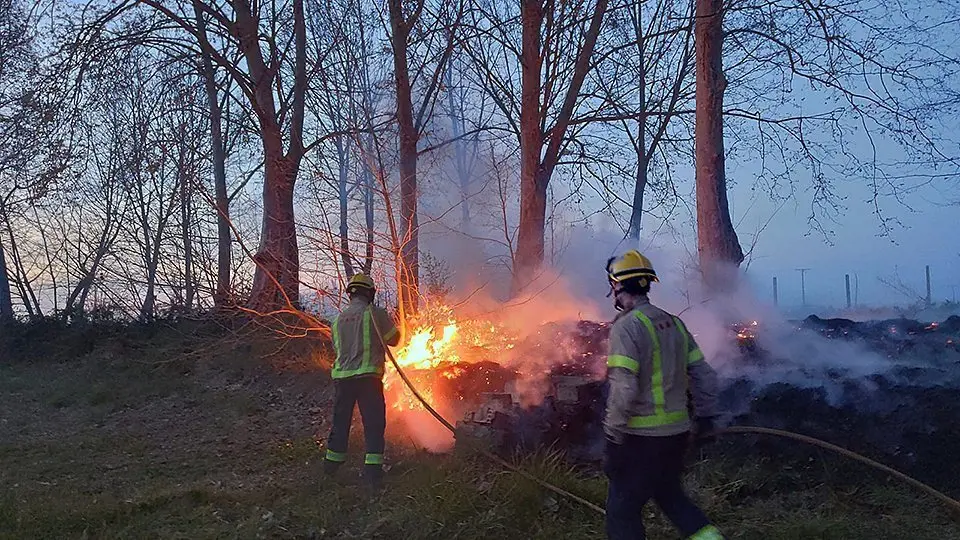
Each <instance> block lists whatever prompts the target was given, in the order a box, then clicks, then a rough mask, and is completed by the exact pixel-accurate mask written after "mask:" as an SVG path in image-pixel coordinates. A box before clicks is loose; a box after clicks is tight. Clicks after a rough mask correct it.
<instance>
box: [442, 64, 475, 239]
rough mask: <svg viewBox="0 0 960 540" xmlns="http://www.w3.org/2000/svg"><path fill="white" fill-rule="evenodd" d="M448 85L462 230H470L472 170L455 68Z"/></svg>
mask: <svg viewBox="0 0 960 540" xmlns="http://www.w3.org/2000/svg"><path fill="white" fill-rule="evenodd" d="M444 76H445V78H446V85H447V108H448V109H449V116H450V128H451V135H452V136H453V138H454V143H453V149H454V164H455V166H456V169H457V179H458V180H459V182H460V230H461V231H462V232H465V233H468V234H469V232H470V180H471V178H470V171H469V170H468V168H467V156H466V154H467V152H466V149H465V148H464V143H463V140H462V137H463V132H464V126H463V107H462V106H460V107H458V106H457V104H456V101H455V100H454V99H453V70H452V69H448V70H446V73H445V74H444Z"/></svg>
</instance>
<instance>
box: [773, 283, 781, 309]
mask: <svg viewBox="0 0 960 540" xmlns="http://www.w3.org/2000/svg"><path fill="white" fill-rule="evenodd" d="M773 305H775V306H778V305H780V293H779V291H778V290H777V276H773Z"/></svg>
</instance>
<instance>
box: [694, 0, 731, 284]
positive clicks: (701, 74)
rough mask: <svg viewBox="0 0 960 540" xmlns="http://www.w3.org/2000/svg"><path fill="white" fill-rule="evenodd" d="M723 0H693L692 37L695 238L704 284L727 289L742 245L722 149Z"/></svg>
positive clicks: (724, 84)
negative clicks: (731, 206)
mask: <svg viewBox="0 0 960 540" xmlns="http://www.w3.org/2000/svg"><path fill="white" fill-rule="evenodd" d="M722 9H723V2H722V0H697V15H696V23H695V25H696V26H695V29H694V32H695V43H696V55H697V82H696V103H697V112H696V128H695V133H694V137H695V147H696V148H695V152H696V167H697V168H696V179H697V244H698V251H699V255H700V271H701V273H702V275H703V280H704V284H705V285H706V286H707V287H708V288H709V289H711V290H714V291H718V292H719V291H727V290H730V289H731V288H732V287H733V286H734V285H735V284H736V275H737V267H738V266H739V264H740V263H741V262H742V261H743V250H742V249H741V248H740V242H739V240H738V239H737V233H736V231H734V229H733V222H732V221H731V219H730V209H729V207H728V204H727V181H726V177H725V172H724V153H723V92H724V90H725V89H726V85H727V82H726V79H725V78H724V76H723V62H722V58H723V57H722V52H723V11H722Z"/></svg>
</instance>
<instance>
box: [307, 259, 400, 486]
mask: <svg viewBox="0 0 960 540" xmlns="http://www.w3.org/2000/svg"><path fill="white" fill-rule="evenodd" d="M376 292H377V291H376V286H375V285H374V283H373V280H372V279H370V276H367V275H365V274H356V275H354V276H353V277H352V278H350V282H349V283H348V284H347V296H349V298H350V303H349V305H348V306H347V307H346V309H344V310H343V312H341V313H340V315H339V316H338V317H337V318H336V319H334V321H333V324H332V325H331V333H332V337H333V347H334V349H335V350H336V353H337V359H336V361H335V362H334V364H333V371H332V372H331V376H332V377H333V381H334V405H333V428H332V429H331V430H330V437H329V438H328V439H327V453H326V458H325V459H324V471H326V473H327V474H331V475H332V474H334V473H335V472H336V471H337V470H338V469H339V468H340V466H341V465H343V463H344V462H346V460H347V440H348V438H349V436H350V423H351V421H352V419H353V409H354V406H355V405H359V406H360V416H361V417H362V418H363V436H364V439H365V442H366V456H365V457H364V460H363V464H364V466H363V478H364V481H365V483H366V484H367V486H368V487H370V488H372V489H379V488H380V485H381V483H382V480H383V449H384V431H385V430H386V426H387V420H386V403H385V401H384V398H383V366H384V359H385V354H386V351H385V350H384V347H383V345H382V344H381V341H380V338H379V337H378V336H377V332H378V331H379V332H381V333H382V337H383V342H385V343H386V344H387V345H388V346H391V347H393V346H395V345H397V344H398V343H399V342H400V332H399V331H398V330H397V327H396V325H395V324H394V322H393V319H392V318H391V317H390V314H389V313H387V311H386V310H385V309H383V308H380V307H377V306H374V305H373V299H374V296H375V295H376Z"/></svg>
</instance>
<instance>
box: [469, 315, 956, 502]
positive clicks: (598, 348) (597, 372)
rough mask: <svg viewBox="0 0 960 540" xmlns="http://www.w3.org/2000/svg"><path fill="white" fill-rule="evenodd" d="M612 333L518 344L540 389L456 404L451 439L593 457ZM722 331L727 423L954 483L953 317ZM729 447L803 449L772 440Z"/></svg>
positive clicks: (508, 390)
mask: <svg viewBox="0 0 960 540" xmlns="http://www.w3.org/2000/svg"><path fill="white" fill-rule="evenodd" d="M608 331H609V329H608V327H607V326H606V325H604V324H600V323H593V322H588V321H580V322H579V323H576V324H573V325H559V326H550V327H547V328H544V329H543V330H542V331H541V332H540V333H539V334H538V335H537V336H534V337H533V338H531V339H528V340H526V341H525V342H524V343H523V344H521V345H520V346H519V347H518V351H517V352H518V358H520V359H522V358H523V357H528V358H545V359H547V361H546V362H539V363H538V365H545V366H549V367H548V368H543V372H542V373H541V375H542V377H540V378H538V379H537V380H539V381H541V382H540V385H539V387H537V388H535V389H533V391H532V392H531V389H530V388H524V383H523V382H522V381H524V380H525V379H526V377H522V376H520V374H518V373H516V372H513V373H512V374H511V375H510V376H504V377H501V378H500V379H499V382H502V383H503V387H502V388H500V387H499V385H498V386H497V387H491V386H489V385H488V386H487V387H486V388H485V391H484V392H482V393H476V394H474V395H473V396H472V398H471V399H469V400H465V401H464V403H465V404H469V407H468V412H467V413H466V414H465V416H464V417H463V418H462V419H461V420H460V421H459V422H458V425H457V428H458V438H463V437H468V438H470V439H472V440H474V441H480V442H481V443H482V444H484V445H486V446H487V447H488V448H490V449H493V450H495V451H497V452H499V453H501V454H510V453H516V452H526V451H537V450H540V449H543V448H546V447H552V448H556V449H560V450H563V451H564V452H565V454H566V455H567V458H568V459H570V460H572V461H574V462H577V463H581V464H594V463H597V462H599V460H600V459H601V453H602V448H603V432H602V427H601V421H602V416H603V409H604V403H605V400H606V388H605V384H604V373H605V369H606V367H605V360H606V358H605V351H606V339H607V334H608ZM726 338H727V339H726V341H727V342H728V344H729V346H728V347H726V348H723V349H722V350H720V351H717V352H716V353H715V354H713V355H711V354H709V353H708V358H709V361H710V362H711V364H712V365H714V366H715V367H716V368H717V370H718V372H719V373H720V375H721V393H720V405H721V410H723V411H724V412H725V416H724V418H723V419H722V421H723V423H726V424H741V425H753V426H764V427H772V428H779V429H786V430H789V431H795V432H799V433H803V434H807V435H811V436H814V437H818V438H822V439H824V440H827V441H830V442H833V443H835V444H839V445H841V446H845V447H848V448H850V449H851V450H854V451H856V452H860V453H863V454H865V455H867V456H869V457H873V458H875V459H879V460H881V461H883V462H885V463H887V464H889V465H891V466H894V467H896V468H899V469H900V470H903V471H904V472H907V473H908V474H913V475H916V476H917V477H918V478H919V479H921V480H926V481H932V482H933V483H934V484H936V485H939V486H942V487H944V488H945V489H948V490H954V491H956V490H960V459H956V454H957V452H958V451H960V429H958V428H957V425H960V346H958V344H960V317H951V318H949V319H947V320H945V321H943V322H941V323H932V324H931V323H922V322H918V321H913V320H908V319H895V320H886V321H867V322H854V321H850V320H846V319H819V318H817V317H813V316H811V317H809V318H807V319H805V320H803V321H796V322H792V323H788V324H786V325H779V326H778V327H776V328H767V327H765V326H764V325H762V324H758V323H756V322H753V323H747V324H736V325H732V326H730V328H729V332H728V335H727V336H726ZM528 375H529V374H528ZM527 384H528V383H527ZM461 390H464V391H465V390H466V389H465V388H464V389H461ZM531 395H533V396H534V398H533V399H531V397H530V396H531ZM730 437H733V436H730ZM725 444H727V443H725ZM729 444H732V445H735V446H738V447H742V446H744V445H747V446H756V447H759V448H757V449H756V450H757V451H759V452H762V451H776V452H781V453H783V452H786V453H788V454H789V453H790V452H803V451H806V450H804V449H802V448H798V447H797V445H796V443H791V442H784V441H780V440H777V439H766V438H753V437H750V438H742V437H740V438H737V439H736V440H734V441H731V442H730V443H729ZM774 447H775V448H774ZM739 449H741V450H744V452H742V453H743V454H749V453H751V449H746V448H739ZM800 455H801V454H798V456H800Z"/></svg>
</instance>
